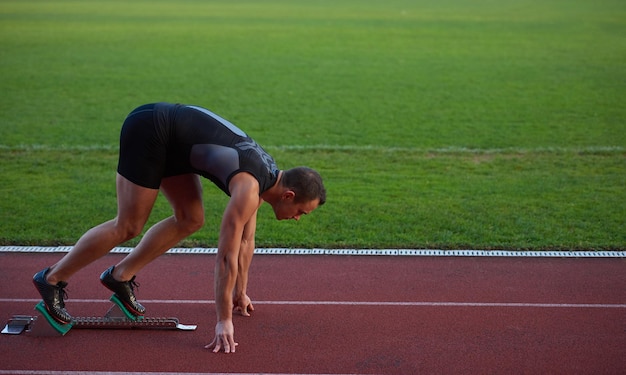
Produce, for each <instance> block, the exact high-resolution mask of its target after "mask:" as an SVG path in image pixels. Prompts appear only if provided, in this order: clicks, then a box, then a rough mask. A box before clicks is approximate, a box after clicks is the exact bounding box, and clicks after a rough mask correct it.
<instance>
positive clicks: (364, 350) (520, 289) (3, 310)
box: [0, 253, 626, 374]
mask: <svg viewBox="0 0 626 375" xmlns="http://www.w3.org/2000/svg"><path fill="white" fill-rule="evenodd" d="M61 255H62V254H33V253H31V254H19V253H0V319H2V321H1V322H0V323H2V324H3V325H4V322H6V320H7V319H8V318H10V317H11V316H12V315H15V314H33V315H34V313H35V312H34V311H33V306H34V304H35V302H36V301H37V293H36V291H35V289H34V287H33V286H32V284H31V277H32V274H34V273H35V272H36V271H38V270H40V269H42V268H44V267H46V266H48V265H50V264H52V263H54V262H55V261H56V260H57V259H59V258H60V257H61ZM121 256H122V255H117V254H116V255H108V256H107V257H105V258H103V259H101V260H99V261H98V262H96V263H94V264H92V265H90V266H89V267H87V268H86V269H84V270H82V271H81V272H79V273H78V274H76V275H75V276H74V277H73V278H72V279H71V280H70V285H69V287H68V292H69V295H70V299H69V301H68V303H67V307H68V309H69V311H70V312H71V313H73V314H74V315H101V314H103V313H104V312H105V311H106V310H107V309H108V307H109V305H110V303H109V302H107V301H106V300H107V298H108V297H109V293H108V292H107V291H106V290H105V289H104V288H103V287H102V286H101V285H100V283H99V280H98V276H99V275H100V273H101V272H102V271H103V270H104V269H105V268H107V267H108V266H110V265H112V264H114V263H116V262H117V260H118V259H120V257H121ZM214 259H215V257H214V256H213V255H164V256H162V257H161V258H159V259H157V260H156V261H155V262H153V263H152V264H150V265H149V266H148V267H147V268H145V269H144V270H143V271H142V272H141V273H140V274H139V275H138V276H137V280H138V281H139V282H140V283H141V288H140V289H139V291H138V297H139V299H140V301H143V302H145V303H144V304H145V305H146V306H147V309H148V314H147V315H148V316H176V317H178V318H179V319H180V321H181V323H187V324H198V330H196V331H193V332H183V331H147V330H131V331H125V330H115V331H113V330H72V331H70V332H69V333H68V334H67V335H66V336H64V337H32V336H27V335H20V336H10V335H0V353H1V354H0V356H1V357H2V360H1V361H0V374H18V373H24V374H44V373H49V372H50V371H54V372H53V373H56V374H61V373H69V374H89V373H91V374H94V373H111V372H125V373H128V372H137V373H246V374H247V373H282V374H296V373H298V374H374V373H376V374H417V373H420V374H459V373H462V374H548V373H549V374H624V373H626V260H624V259H621V258H612V259H606V258H603V259H597V258H579V259H574V258H566V259H565V258H564V259H559V258H557V259H555V258H489V257H395V256H390V257H386V256H317V255H307V256H291V255H289V256H286V255H257V256H256V257H255V258H254V260H253V264H252V268H251V281H250V287H249V295H250V296H251V298H252V299H253V301H256V302H255V307H256V310H255V311H254V313H253V315H252V317H249V318H245V317H242V316H236V317H235V319H234V322H235V339H236V341H238V342H239V346H238V347H237V352H236V353H234V354H224V353H219V354H214V353H212V352H210V351H208V350H206V349H204V345H205V344H207V343H209V342H210V341H211V339H212V338H213V328H214V324H215V313H214V305H213V302H212V300H213V286H212V280H213V265H214ZM93 300H96V301H95V302H94V301H93ZM175 300H184V301H185V303H176V302H175Z"/></svg>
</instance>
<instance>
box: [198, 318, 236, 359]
mask: <svg viewBox="0 0 626 375" xmlns="http://www.w3.org/2000/svg"><path fill="white" fill-rule="evenodd" d="M234 336H235V327H234V326H233V321H232V320H225V321H220V322H217V324H216V325H215V338H214V339H213V341H212V342H211V343H210V344H209V345H207V346H205V348H206V349H213V353H218V352H219V351H220V350H222V349H224V353H234V352H235V347H236V346H237V345H239V344H237V343H236V342H235V338H234Z"/></svg>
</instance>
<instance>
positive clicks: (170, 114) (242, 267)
mask: <svg viewBox="0 0 626 375" xmlns="http://www.w3.org/2000/svg"><path fill="white" fill-rule="evenodd" d="M117 172H118V173H117V181H116V190H117V202H118V212H117V216H116V217H115V218H114V219H113V220H110V221H107V222H105V223H102V224H100V225H98V226H96V227H94V228H92V229H90V230H89V231H87V232H86V233H85V234H84V235H83V236H82V237H81V238H80V239H79V240H78V242H77V243H76V245H75V246H74V247H73V249H72V250H71V251H70V252H69V253H67V254H66V255H65V256H64V257H63V258H62V259H61V260H60V261H59V262H58V263H56V264H55V265H53V266H51V267H49V268H46V269H44V270H42V271H40V272H38V273H37V274H35V276H34V277H33V282H34V283H35V286H36V287H37V290H38V291H39V293H40V294H41V297H42V298H43V301H44V303H45V305H46V309H47V311H48V312H49V313H50V315H51V316H52V317H53V318H54V319H55V320H57V321H59V322H62V323H67V322H69V321H70V320H71V316H70V314H69V313H68V312H67V310H66V309H65V302H64V299H65V289H64V288H65V287H66V286H67V280H68V279H69V278H70V276H72V275H73V274H74V273H76V272H77V271H79V270H80V269H82V268H83V267H85V266H86V265H88V264H89V263H91V262H93V261H95V260H96V259H98V258H100V257H102V256H104V255H106V254H107V253H109V251H110V250H111V249H112V248H113V247H115V246H117V245H119V244H121V243H123V242H125V241H127V240H129V239H131V238H134V237H136V236H137V235H139V234H140V233H141V231H142V229H143V227H144V225H145V223H146V221H147V220H148V216H149V215H150V211H151V209H152V207H153V205H154V202H155V199H156V198H157V195H158V192H159V190H160V191H161V192H162V193H163V195H164V196H165V197H166V198H167V200H168V201H169V203H170V205H171V206H172V208H173V211H174V215H173V216H172V217H169V218H167V219H165V220H163V221H161V222H159V223H157V224H155V225H154V226H152V227H151V228H150V229H149V230H148V231H147V232H146V233H145V235H144V236H143V238H142V239H141V241H140V242H139V243H138V244H137V246H136V247H135V248H134V249H133V251H131V252H130V253H129V254H128V255H127V256H126V257H125V258H124V259H122V260H121V261H120V262H119V263H118V264H116V265H115V266H112V267H111V268H109V269H107V270H106V271H104V273H102V275H101V277H100V280H101V282H102V284H103V285H104V286H106V287H107V288H109V289H110V290H111V291H113V292H114V293H115V294H116V296H117V297H118V298H119V299H120V300H121V301H122V303H123V304H124V306H125V307H126V308H127V309H129V310H130V311H131V312H132V313H134V314H136V315H143V314H144V312H145V308H144V307H143V306H142V305H141V304H140V303H139V302H138V301H137V300H136V298H135V294H134V288H135V286H136V284H135V283H134V280H135V275H136V274H137V272H139V270H141V269H142V268H143V267H144V266H145V265H147V264H148V263H150V262H151V261H152V260H154V259H155V258H157V257H158V256H159V255H161V254H163V253H165V252H166V251H167V250H168V249H170V248H171V247H173V246H174V245H176V244H177V243H178V242H179V241H180V240H182V239H183V238H185V237H187V236H189V235H190V234H192V233H194V232H195V231H197V230H198V229H200V228H201V227H202V225H203V223H204V209H203V205H202V187H201V183H200V179H199V177H198V175H201V176H203V177H206V178H208V179H210V180H211V181H212V182H213V183H215V185H217V186H218V187H219V188H220V189H221V190H223V191H224V192H225V193H226V194H228V195H229V196H230V200H229V202H228V204H227V206H226V210H225V211H224V214H223V217H222V223H221V227H220V236H219V242H218V252H217V259H216V264H215V302H216V312H217V324H216V326H215V338H214V339H213V341H212V342H211V343H210V344H209V345H207V346H206V347H207V348H209V349H213V351H214V352H219V351H221V350H224V352H226V353H230V352H235V346H236V345H237V344H236V343H235V341H234V327H233V322H232V312H233V307H234V310H236V311H239V312H240V313H241V314H242V315H244V316H249V312H250V311H252V310H254V307H253V305H252V302H251V301H250V298H249V297H248V295H247V294H246V288H247V284H248V269H249V266H250V262H251V259H252V255H253V251H254V235H255V230H256V216H257V210H258V208H259V206H260V205H261V203H262V202H267V203H269V204H270V205H271V206H272V208H273V210H274V214H275V216H276V218H277V219H278V220H283V219H294V220H299V219H300V216H302V215H306V214H308V213H310V212H311V211H313V210H314V209H315V208H317V207H318V206H320V205H322V204H324V202H325V201H326V191H325V189H324V185H323V183H322V179H321V177H320V175H319V174H318V173H317V172H316V171H314V170H312V169H309V168H306V167H299V168H294V169H290V170H286V171H283V170H279V169H278V168H277V166H276V163H275V162H274V159H273V158H272V157H271V156H270V155H268V154H267V153H266V152H265V150H263V149H262V148H261V147H260V146H259V145H258V144H257V143H256V142H255V141H254V140H253V139H252V138H250V137H248V135H246V133H244V132H243V131H241V130H240V129H239V128H237V127H236V126H235V125H233V124H232V123H230V122H228V121H227V120H224V119H223V118H221V117H219V116H218V115H216V114H214V113H212V112H210V111H208V110H206V109H204V108H200V107H196V106H190V105H182V104H169V103H157V104H147V105H143V106H141V107H139V108H137V109H135V110H134V111H132V112H131V113H130V114H129V115H128V117H127V118H126V120H125V121H124V125H123V126H122V131H121V136H120V155H119V163H118V169H117Z"/></svg>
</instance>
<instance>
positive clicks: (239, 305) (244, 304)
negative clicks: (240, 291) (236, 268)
mask: <svg viewBox="0 0 626 375" xmlns="http://www.w3.org/2000/svg"><path fill="white" fill-rule="evenodd" d="M233 305H234V306H233V311H237V312H239V313H240V314H241V315H243V316H250V312H251V311H254V306H252V301H251V300H250V297H248V296H247V295H246V294H244V295H242V296H241V297H239V298H236V299H233Z"/></svg>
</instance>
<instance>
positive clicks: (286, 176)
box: [272, 167, 326, 220]
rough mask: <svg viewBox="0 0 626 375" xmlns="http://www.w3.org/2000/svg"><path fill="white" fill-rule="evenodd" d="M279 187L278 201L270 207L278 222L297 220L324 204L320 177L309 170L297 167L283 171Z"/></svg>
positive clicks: (324, 194)
mask: <svg viewBox="0 0 626 375" xmlns="http://www.w3.org/2000/svg"><path fill="white" fill-rule="evenodd" d="M280 186H281V188H282V193H281V197H280V201H279V202H278V203H277V204H275V205H272V206H273V208H274V213H275V214H276V218H277V219H278V220H284V219H294V220H299V219H300V216H302V215H306V214H309V213H310V212H311V211H313V210H314V209H316V208H317V207H318V206H321V205H323V204H324V203H326V189H325V188H324V183H323V182H322V177H321V176H320V175H319V173H317V172H316V171H315V170H313V169H311V168H307V167H297V168H292V169H289V170H286V171H283V175H282V178H281V180H280Z"/></svg>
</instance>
